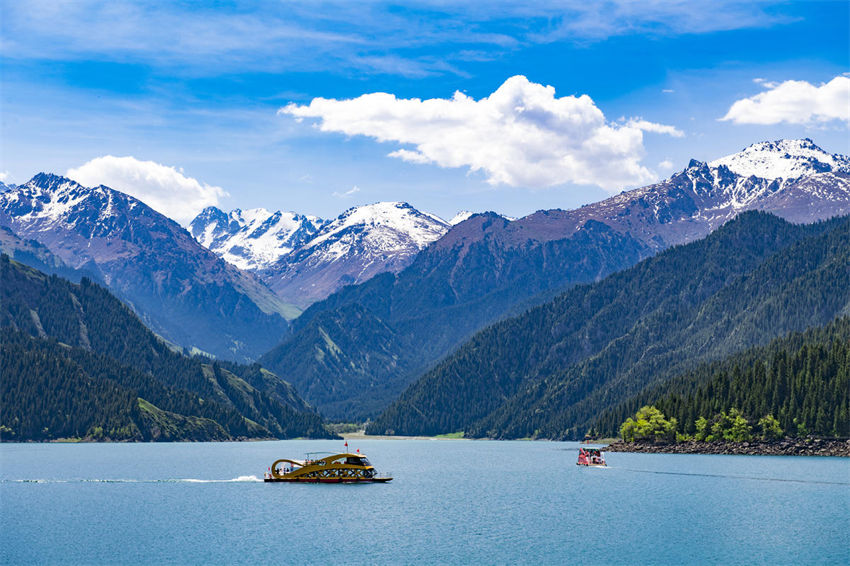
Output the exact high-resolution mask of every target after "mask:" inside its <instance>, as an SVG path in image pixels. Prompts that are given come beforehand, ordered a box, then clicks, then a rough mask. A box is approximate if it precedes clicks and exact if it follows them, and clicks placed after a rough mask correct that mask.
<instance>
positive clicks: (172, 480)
mask: <svg viewBox="0 0 850 566" xmlns="http://www.w3.org/2000/svg"><path fill="white" fill-rule="evenodd" d="M262 481H263V480H262V478H258V477H257V476H239V477H236V478H231V479H229V480H218V479H200V478H169V479H153V480H133V479H67V480H65V479H24V480H0V483H253V482H262Z"/></svg>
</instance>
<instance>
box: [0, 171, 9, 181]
mask: <svg viewBox="0 0 850 566" xmlns="http://www.w3.org/2000/svg"><path fill="white" fill-rule="evenodd" d="M10 178H11V175H10V174H9V172H8V171H0V183H5V182H6V181H7V180H9V179H10Z"/></svg>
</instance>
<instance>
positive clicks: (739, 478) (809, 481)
mask: <svg viewBox="0 0 850 566" xmlns="http://www.w3.org/2000/svg"><path fill="white" fill-rule="evenodd" d="M609 469H619V470H623V471H626V472H638V473H641V474H660V475H665V476H698V477H703V478H728V479H736V480H755V481H777V482H790V483H813V484H821V485H850V482H840V481H821V480H798V479H790V478H760V477H756V476H738V475H732V474H702V473H694V472H664V471H660V470H636V469H632V468H609Z"/></svg>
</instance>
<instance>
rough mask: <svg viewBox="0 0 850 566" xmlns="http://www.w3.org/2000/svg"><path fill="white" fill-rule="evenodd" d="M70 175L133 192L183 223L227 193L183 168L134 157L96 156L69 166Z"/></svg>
mask: <svg viewBox="0 0 850 566" xmlns="http://www.w3.org/2000/svg"><path fill="white" fill-rule="evenodd" d="M67 176H68V177H70V178H71V179H74V180H75V181H77V182H78V183H80V184H81V185H85V186H88V187H93V186H96V185H106V186H108V187H111V188H113V189H116V190H119V191H121V192H124V193H127V194H128V195H132V196H134V197H136V198H137V199H139V200H141V201H142V202H144V203H145V204H147V205H148V206H150V207H151V208H153V209H154V210H156V211H157V212H161V213H162V214H165V215H166V216H168V217H169V218H172V219H174V220H176V221H178V222H181V223H184V224H185V223H187V222H189V221H191V220H192V218H194V217H195V216H196V215H197V214H198V213H199V212H200V211H201V210H202V209H203V208H204V207H207V206H216V205H217V204H218V199H219V198H221V197H224V196H227V193H226V192H225V191H224V189H222V188H221V187H216V186H212V185H207V184H206V183H201V182H200V181H198V180H197V179H193V178H192V177H187V176H185V175H184V174H183V171H182V170H177V169H175V168H174V167H169V166H167V165H161V164H159V163H156V162H154V161H140V160H138V159H136V158H135V157H114V156H112V155H105V156H103V157H97V158H95V159H92V160H91V161H89V162H88V163H85V164H83V165H81V166H80V167H77V168H76V169H69V170H68V173H67Z"/></svg>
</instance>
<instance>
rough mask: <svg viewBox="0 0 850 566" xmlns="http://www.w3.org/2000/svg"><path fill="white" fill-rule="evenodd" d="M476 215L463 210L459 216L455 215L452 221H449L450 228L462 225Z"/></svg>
mask: <svg viewBox="0 0 850 566" xmlns="http://www.w3.org/2000/svg"><path fill="white" fill-rule="evenodd" d="M473 214H475V213H474V212H470V211H469V210H461V211H460V212H458V213H457V214H455V215H454V216H453V217H452V219H451V220H449V226H454V225H455V224H460V223H461V222H463V221H464V220H466V219H467V218H469V217H470V216H472V215H473Z"/></svg>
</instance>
